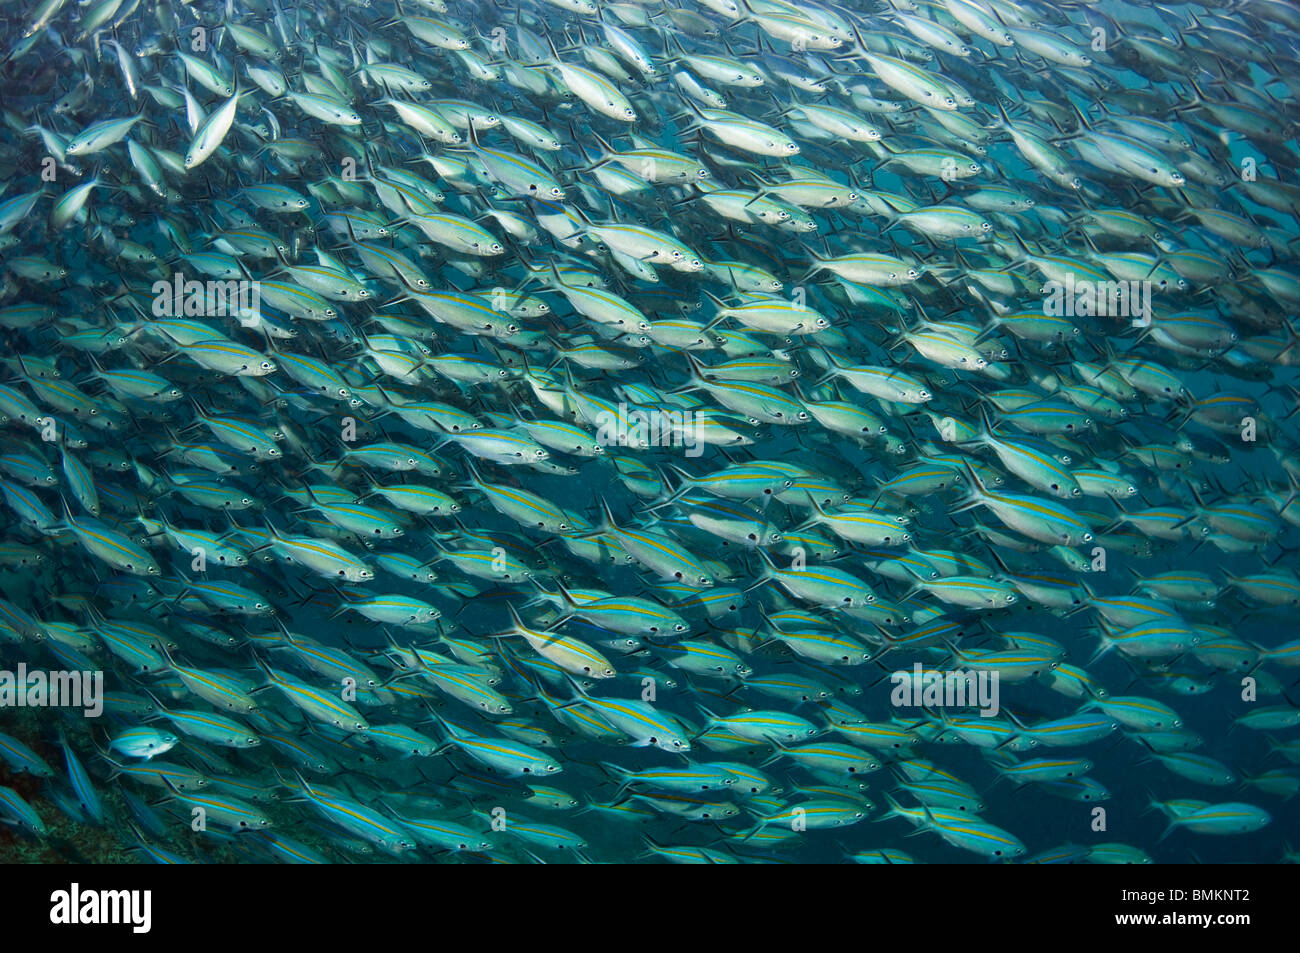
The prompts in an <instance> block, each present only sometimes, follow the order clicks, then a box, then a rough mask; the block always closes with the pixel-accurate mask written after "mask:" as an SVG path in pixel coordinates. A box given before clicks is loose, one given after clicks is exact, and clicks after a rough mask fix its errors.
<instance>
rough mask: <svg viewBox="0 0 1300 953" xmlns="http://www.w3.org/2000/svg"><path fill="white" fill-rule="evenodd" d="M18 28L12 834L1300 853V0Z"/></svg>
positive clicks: (528, 10) (369, 845)
mask: <svg viewBox="0 0 1300 953" xmlns="http://www.w3.org/2000/svg"><path fill="white" fill-rule="evenodd" d="M0 30H2V32H0V35H3V36H4V37H5V38H6V41H7V42H6V43H5V44H4V49H5V50H6V56H5V58H4V67H3V69H4V74H3V84H4V85H3V91H4V96H3V100H4V107H5V115H4V119H5V122H4V125H3V127H2V128H0V173H2V174H3V176H4V179H3V181H4V183H5V188H4V191H3V193H0V246H2V249H0V269H2V270H3V275H2V276H0V340H2V342H3V344H2V345H0V352H2V353H0V360H3V363H4V368H5V373H4V377H3V380H0V415H2V416H3V426H2V427H0V434H2V435H3V438H4V444H3V446H0V491H2V493H3V496H2V497H0V502H2V503H3V506H0V520H3V521H4V522H3V525H4V544H3V547H0V556H2V558H0V563H2V565H0V596H3V600H4V601H3V603H0V859H3V860H6V861H11V862H28V863H59V862H76V861H90V862H95V863H139V862H150V861H159V862H176V861H185V862H210V863H235V862H242V863H248V862H268V863H269V862H291V861H315V862H342V861H356V860H360V861H363V862H373V863H444V862H450V863H477V862H485V861H497V862H503V861H504V862H532V861H537V860H544V861H546V862H551V863H555V862H598V863H663V862H689V863H730V862H755V863H760V862H784V863H841V862H848V861H853V860H856V861H858V862H863V863H904V862H917V863H982V862H988V861H1004V862H1025V861H1031V860H1037V861H1041V862H1049V861H1051V862H1074V863H1107V862H1128V863H1148V862H1149V863H1188V862H1205V863H1216V862H1227V863H1251V864H1274V863H1281V862H1290V861H1293V860H1294V858H1295V853H1294V851H1293V847H1294V845H1295V844H1296V843H1297V842H1300V829H1298V828H1300V819H1298V818H1297V812H1296V810H1295V803H1296V802H1295V799H1294V794H1295V792H1296V791H1297V790H1300V756H1298V752H1300V748H1297V743H1296V737H1297V736H1296V726H1297V724H1300V707H1297V706H1298V703H1300V692H1298V691H1297V686H1296V684H1295V683H1296V666H1297V657H1298V653H1297V651H1296V649H1295V644H1296V640H1297V635H1298V634H1300V630H1298V629H1297V627H1296V626H1295V625H1294V619H1295V612H1296V611H1297V606H1298V605H1300V577H1298V576H1297V560H1296V552H1297V546H1298V545H1300V538H1298V537H1297V526H1300V518H1298V517H1300V499H1297V497H1296V495H1295V489H1296V486H1297V474H1300V466H1298V465H1297V459H1298V458H1297V454H1296V451H1297V447H1298V446H1300V445H1298V444H1297V441H1296V434H1295V429H1296V423H1295V419H1294V418H1293V417H1292V414H1294V412H1295V410H1296V407H1295V399H1296V396H1297V391H1296V389H1295V388H1296V384H1297V382H1296V379H1295V377H1296V375H1295V373H1294V366H1295V363H1296V360H1297V357H1296V351H1295V350H1294V349H1293V345H1294V344H1295V343H1296V337H1295V332H1294V329H1293V327H1292V320H1293V315H1292V312H1293V310H1294V308H1295V306H1296V304H1297V302H1300V268H1297V266H1296V263H1295V249H1296V247H1297V246H1296V239H1297V237H1298V233H1300V221H1298V216H1300V191H1297V190H1296V182H1295V173H1296V165H1297V159H1298V158H1300V157H1298V156H1297V154H1296V150H1295V147H1296V126H1295V120H1296V116H1297V107H1296V98H1297V95H1298V94H1300V82H1297V78H1296V77H1297V74H1296V70H1295V68H1294V67H1295V64H1296V63H1297V62H1300V59H1298V58H1297V42H1298V41H1300V17H1298V16H1297V14H1296V12H1295V9H1294V8H1293V7H1291V6H1290V5H1287V4H1284V3H1281V2H1274V0H1249V2H1243V3H1239V4H1236V5H1233V6H1232V7H1226V6H1225V7H1214V6H1202V5H1198V4H1174V5H1166V4H1162V5H1160V6H1159V7H1157V6H1155V5H1151V4H1145V3H1112V2H1105V3H1099V4H1092V3H1086V4H1085V3H1080V4H1072V3H1056V4H1046V3H1022V4H1013V3H1009V2H1005V0H1002V2H985V0H944V2H938V3H934V2H930V3H925V2H918V3H916V4H913V5H908V4H903V3H896V4H880V5H877V4H874V3H866V4H864V3H856V2H855V3H851V4H847V5H843V6H840V5H835V6H830V5H822V4H817V3H784V2H777V0H763V2H760V3H755V2H750V3H740V4H739V5H736V4H732V3H730V2H729V0H710V2H708V3H695V2H692V0H682V2H680V3H670V4H667V5H659V4H656V5H647V4H639V3H594V4H590V3H588V2H586V0H575V2H541V0H538V2H516V0H511V2H508V3H506V2H503V3H497V4H486V3H485V4H474V3H464V4H460V3H453V2H452V0H448V2H447V4H443V3H441V2H439V0H427V2H421V3H415V2H413V0H411V2H404V3H403V4H402V5H401V6H400V7H399V6H396V5H394V4H392V3H388V2H386V0H385V2H374V3H371V4H369V5H365V6H362V5H357V4H351V3H343V2H334V0H330V2H324V3H318V4H310V5H308V4H302V5H295V4H292V3H275V2H271V3H244V2H235V0H232V2H230V3H227V4H224V5H222V4H200V3H195V4H173V3H167V2H151V0H138V2H135V3H132V2H130V0H126V2H122V3H119V2H117V0H109V2H107V3H92V4H88V5H85V6H78V5H75V4H67V3H58V2H49V0H47V2H44V3H30V2H27V0H16V2H13V3H10V4H7V5H6V6H4V7H0ZM394 103H396V104H397V105H394ZM629 110H630V114H628V111H629ZM701 172H703V174H701ZM552 189H558V190H559V195H558V196H557V195H554V194H552V192H551V190H552ZM870 256H876V257H874V258H873V257H870ZM178 282H179V283H180V284H179V285H178ZM184 282H193V283H196V284H192V285H189V286H187V285H185V284H184ZM773 282H775V284H772V283H773ZM178 286H179V287H180V288H181V289H182V294H181V295H179V296H177V295H175V294H174V289H175V288H176V287H178ZM1063 286H1065V287H1067V288H1069V289H1070V290H1069V291H1068V292H1067V293H1066V295H1067V299H1066V300H1067V303H1068V307H1067V309H1066V310H1065V312H1064V313H1062V312H1061V310H1060V309H1059V308H1058V307H1057V305H1059V304H1060V303H1061V302H1062V298H1061V291H1062V287H1063ZM196 289H197V290H196ZM1089 303H1090V304H1091V305H1092V309H1093V310H1094V311H1096V310H1103V311H1108V312H1109V313H1105V314H1095V313H1087V312H1086V311H1085V310H1083V309H1084V307H1085V306H1086V304H1089ZM1071 487H1074V488H1075V489H1077V491H1078V492H1074V493H1072V492H1071ZM395 528H396V529H399V530H400V532H395ZM904 534H906V535H904ZM1031 577H1051V579H1052V580H1053V581H1052V582H1051V584H1050V586H1048V587H1047V589H1046V590H1045V589H1044V588H1043V585H1042V584H1041V583H1040V584H1039V585H1037V586H1036V585H1034V584H1033V582H1032V578H1031ZM1198 585H1200V586H1204V587H1208V589H1207V591H1204V592H1196V591H1194V590H1195V588H1196V586H1198ZM1126 598H1127V599H1129V600H1130V601H1128V602H1127V603H1126V602H1125V601H1124V600H1125V599H1126ZM434 616H436V618H433V617H434ZM927 628H928V629H930V630H932V631H933V632H935V633H937V634H935V635H932V637H931V638H929V639H915V638H914V636H915V635H916V633H918V632H921V631H923V630H925V629H927ZM1102 649H1105V651H1101V650H1102ZM990 653H997V654H990ZM914 665H919V666H922V667H923V668H924V670H925V671H927V672H929V673H932V674H933V676H935V677H945V676H947V677H950V678H954V677H961V678H964V677H965V676H964V675H959V674H954V673H970V677H971V679H972V683H975V680H976V679H977V678H978V679H979V681H978V685H980V686H981V687H983V688H984V689H986V690H991V691H993V692H994V695H993V696H992V698H991V699H988V700H989V701H992V702H993V705H992V707H991V708H990V707H989V706H988V705H985V706H984V707H985V708H986V709H987V714H988V716H987V717H984V716H982V715H981V713H980V711H979V710H978V709H979V707H980V706H970V705H961V704H953V703H952V702H951V701H950V700H943V699H937V700H927V701H925V703H924V704H921V705H901V704H899V691H898V689H899V684H900V683H901V682H904V681H905V678H904V677H903V675H902V674H901V673H910V672H912V671H913V666H914ZM606 669H608V672H607V671H606ZM977 672H978V673H979V674H978V676H977V675H976V674H975V673H977ZM20 673H21V674H32V673H36V678H37V680H38V682H39V681H40V680H41V679H42V678H45V677H47V676H48V677H54V678H55V679H56V681H55V684H58V685H60V686H61V688H62V689H64V690H68V689H71V688H73V687H76V688H78V689H81V690H82V691H83V692H84V693H85V694H84V695H83V696H82V697H80V698H76V699H74V698H71V697H70V696H68V695H67V694H64V695H63V696H62V697H59V698H53V697H49V696H45V697H42V696H37V697H35V698H33V697H32V696H31V695H30V694H29V692H30V688H29V689H28V692H24V691H23V690H22V689H21V688H20V687H17V685H16V682H17V680H18V679H19V678H20V677H21V674H20ZM606 676H608V677H606ZM994 676H996V678H995V677H994ZM1082 680H1086V682H1087V685H1088V686H1089V687H1086V688H1085V687H1083V684H1082ZM19 696H22V698H21V700H20V697H19ZM96 700H97V701H98V702H101V703H102V711H100V712H96V713H95V714H94V715H93V717H88V716H86V715H85V714H83V709H85V708H87V707H88V706H90V707H98V705H91V702H94V701H96ZM1067 718H1078V719H1081V720H1082V721H1086V722H1089V723H1091V724H1092V726H1093V727H1094V728H1096V727H1097V726H1098V725H1100V728H1099V729H1098V730H1096V731H1095V732H1094V733H1093V735H1092V736H1090V737H1086V738H1077V739H1075V740H1073V741H1070V740H1067V739H1064V738H1062V729H1061V727H1060V725H1061V722H1060V720H1062V719H1067ZM873 729H874V730H875V731H876V734H875V735H874V736H873V735H872V734H871V732H872V731H873ZM891 733H892V734H891ZM399 736H400V738H401V739H402V740H398V739H399ZM891 738H892V739H893V740H892V741H891V740H890V739H891ZM882 739H883V740H882ZM899 739H903V740H901V741H900V740H899ZM250 741H252V742H255V743H253V744H250V743H249V742H250ZM1035 762H1042V763H1041V764H1037V765H1035ZM1061 762H1073V764H1069V765H1064V766H1063V765H1062V764H1061ZM1053 765H1054V766H1053ZM1031 769H1035V770H1036V773H1035V770H1031ZM1053 771H1055V772H1056V774H1055V775H1054V776H1055V777H1056V779H1057V780H1056V782H1055V783H1052V782H1050V781H1045V780H1043V779H1045V778H1048V777H1049V776H1052V775H1051V773H1052V772H1053ZM1018 772H1022V773H1018ZM1017 778H1019V780H1016V779H1017ZM756 779H757V780H756ZM1062 779H1064V780H1062ZM1080 779H1084V780H1080ZM1175 819H1176V820H1177V823H1173V824H1171V821H1173V820H1175Z"/></svg>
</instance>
